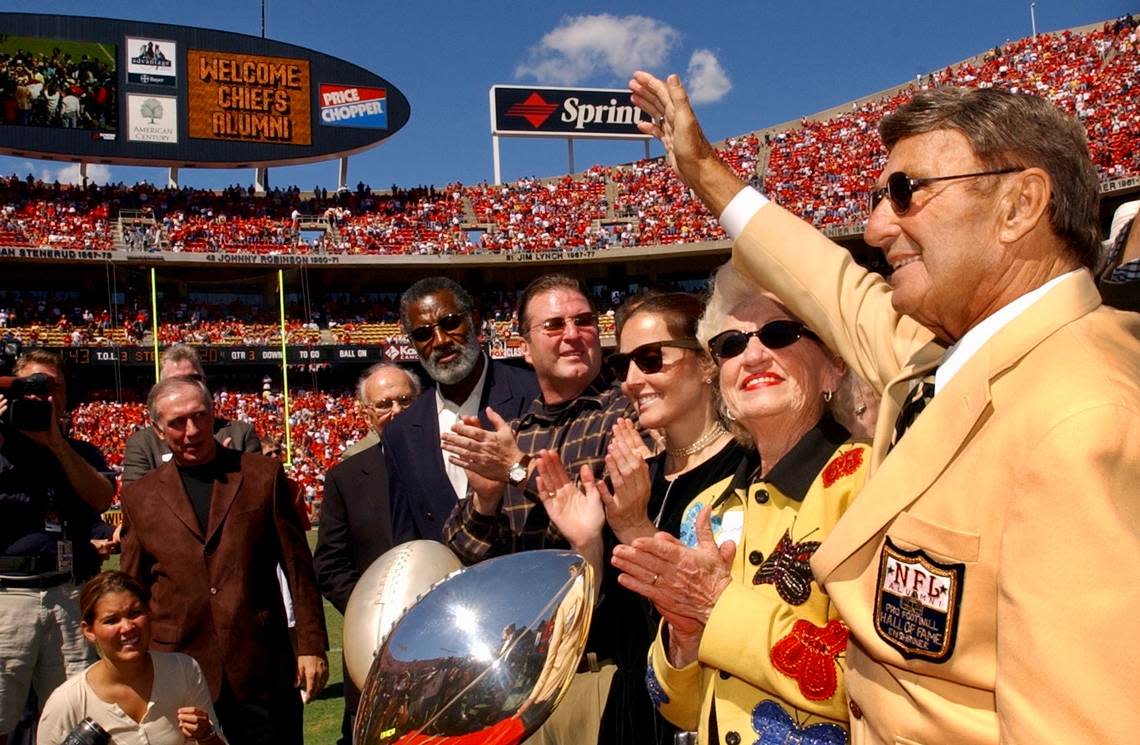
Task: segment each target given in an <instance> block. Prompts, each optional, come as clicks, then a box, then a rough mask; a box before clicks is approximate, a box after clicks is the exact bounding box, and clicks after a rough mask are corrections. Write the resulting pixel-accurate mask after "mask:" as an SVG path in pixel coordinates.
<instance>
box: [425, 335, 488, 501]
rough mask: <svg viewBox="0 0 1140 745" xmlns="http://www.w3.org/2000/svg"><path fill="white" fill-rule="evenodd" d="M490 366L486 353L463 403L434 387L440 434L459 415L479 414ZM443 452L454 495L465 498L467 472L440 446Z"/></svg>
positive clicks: (457, 418) (456, 419) (444, 467)
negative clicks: (480, 369)
mask: <svg viewBox="0 0 1140 745" xmlns="http://www.w3.org/2000/svg"><path fill="white" fill-rule="evenodd" d="M490 366H491V361H490V360H488V359H487V357H486V355H484V356H483V373H482V374H481V375H480V376H479V382H477V383H476V384H475V387H474V388H472V389H471V393H470V395H468V396H467V400H466V401H464V402H463V403H459V404H457V403H455V402H453V401H448V400H447V399H446V398H444V397H443V394H442V393H440V390H439V386H438V385H436V387H435V411H436V415H437V416H438V417H439V433H440V434H441V435H442V434H443V433H444V432H450V431H451V426H452V425H453V424H455V423H456V422H457V421H459V418H460V417H465V416H479V401H480V399H482V398H483V386H484V385H485V384H486V382H487V369H488V368H489V367H490ZM440 450H441V452H442V453H443V469H444V471H446V472H447V480H448V481H450V482H451V488H453V489H454V490H455V496H456V498H458V499H466V498H467V472H466V471H464V470H463V469H462V468H460V467H459V466H457V465H455V464H453V463H452V462H451V460H450V459H451V453H449V452H447V451H446V450H443V449H442V447H441V448H440Z"/></svg>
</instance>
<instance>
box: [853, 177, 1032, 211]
mask: <svg viewBox="0 0 1140 745" xmlns="http://www.w3.org/2000/svg"><path fill="white" fill-rule="evenodd" d="M1024 170H1025V169H1024V168H1002V169H1000V170H997V171H978V172H977V173H962V174H959V175H957V176H932V177H930V178H911V177H910V176H907V175H906V174H905V173H903V172H902V171H895V172H894V173H892V174H891V175H890V176H887V185H886V186H880V187H879V188H877V189H872V190H871V211H872V212H874V211H875V208H876V207H878V206H879V202H881V201H883V198H884V197H885V198H886V199H889V200H891V208H892V209H894V211H895V214H896V215H905V214H906V211H907V210H909V209H910V200H911V198H912V197H913V196H914V190H915V189H921V188H922V187H924V186H929V185H930V184H934V183H937V182H939V181H954V180H956V179H961V178H978V177H979V176H1001V175H1002V174H1006V173H1017V172H1018V171H1024Z"/></svg>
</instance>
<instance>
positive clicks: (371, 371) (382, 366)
mask: <svg viewBox="0 0 1140 745" xmlns="http://www.w3.org/2000/svg"><path fill="white" fill-rule="evenodd" d="M381 370H399V371H400V372H402V373H403V374H404V375H407V376H408V383H410V384H411V386H412V395H414V396H415V397H416V398H419V395H420V392H421V391H423V385H421V384H420V379H419V377H418V376H417V375H416V374H415V373H414V372H412V371H411V370H408V369H407V368H404V367H400V366H399V365H397V364H396V363H395V362H377V363H376V364H375V365H373V366H372V367H370V368H368V369H367V370H365V371H364V374H363V375H361V376H360V380H358V381H357V382H356V400H357V401H359V402H360V403H361V405H363V406H367V405H368V404H369V402H368V401H365V400H364V384H365V383H367V382H368V379H369V378H371V377H372V376H373V375H375V374H376V373H378V372H380V371H381Z"/></svg>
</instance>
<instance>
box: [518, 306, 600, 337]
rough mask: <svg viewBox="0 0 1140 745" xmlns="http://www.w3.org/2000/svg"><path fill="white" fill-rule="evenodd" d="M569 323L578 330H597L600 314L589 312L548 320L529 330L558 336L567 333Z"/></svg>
mask: <svg viewBox="0 0 1140 745" xmlns="http://www.w3.org/2000/svg"><path fill="white" fill-rule="evenodd" d="M567 323H572V324H574V327H575V328H577V329H596V328H597V327H598V314H597V313H594V312H593V311H588V312H586V313H579V314H578V315H576V316H570V317H568V318H547V319H546V320H545V321H542V322H540V323H536V324H534V325H533V326H531V327H530V329H529V330H530V331H534V330H535V329H542V331H543V333H546V334H549V335H550V336H557V335H558V334H561V333H562V332H564V331H566V324H567Z"/></svg>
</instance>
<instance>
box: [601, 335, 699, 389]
mask: <svg viewBox="0 0 1140 745" xmlns="http://www.w3.org/2000/svg"><path fill="white" fill-rule="evenodd" d="M667 347H668V348H671V349H700V348H701V343H700V342H699V341H697V340H696V339H692V338H689V339H667V340H665V341H651V342H649V343H648V344H642V345H641V346H640V347H638V348H637V349H634V350H632V351H630V352H621V353H619V354H612V355H610V358H609V366H610V369H611V370H613V373H614V377H615V378H617V379H618V380H620V381H621V382H623V383H624V382H625V379H626V377H627V376H628V375H629V363H630V362H633V363H635V364H636V365H637V369H638V370H641V371H642V372H643V373H645V374H647V375H652V374H653V373H658V372H661V369H662V368H663V367H665V356H664V355H663V354H662V353H661V350H662V349H664V348H667Z"/></svg>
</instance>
